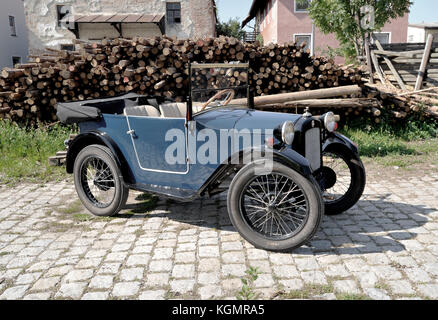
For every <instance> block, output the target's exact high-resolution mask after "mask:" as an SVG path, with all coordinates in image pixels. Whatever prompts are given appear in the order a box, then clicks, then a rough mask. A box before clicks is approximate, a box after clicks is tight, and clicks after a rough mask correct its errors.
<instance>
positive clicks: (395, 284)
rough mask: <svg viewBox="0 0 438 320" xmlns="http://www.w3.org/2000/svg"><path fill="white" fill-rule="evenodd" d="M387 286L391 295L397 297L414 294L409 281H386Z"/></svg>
mask: <svg viewBox="0 0 438 320" xmlns="http://www.w3.org/2000/svg"><path fill="white" fill-rule="evenodd" d="M387 283H388V285H389V286H390V287H391V292H392V293H393V294H396V295H397V294H398V295H403V294H404V295H409V294H414V293H415V291H414V289H412V286H411V284H410V283H409V281H406V280H396V281H388V282H387Z"/></svg>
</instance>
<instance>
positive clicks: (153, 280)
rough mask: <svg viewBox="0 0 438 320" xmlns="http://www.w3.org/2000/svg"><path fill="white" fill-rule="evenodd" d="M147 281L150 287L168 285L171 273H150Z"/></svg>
mask: <svg viewBox="0 0 438 320" xmlns="http://www.w3.org/2000/svg"><path fill="white" fill-rule="evenodd" d="M145 283H146V286H148V287H164V286H167V285H168V284H169V273H148V274H147V275H146V282H145Z"/></svg>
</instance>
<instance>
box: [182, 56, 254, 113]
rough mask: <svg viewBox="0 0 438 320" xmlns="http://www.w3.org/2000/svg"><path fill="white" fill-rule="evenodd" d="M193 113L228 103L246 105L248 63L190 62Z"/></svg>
mask: <svg viewBox="0 0 438 320" xmlns="http://www.w3.org/2000/svg"><path fill="white" fill-rule="evenodd" d="M190 78H191V100H192V105H193V113H194V114H195V113H198V112H201V111H204V110H208V109H211V108H218V107H223V106H227V105H238V106H243V107H248V64H247V63H228V64H192V65H191V68H190Z"/></svg>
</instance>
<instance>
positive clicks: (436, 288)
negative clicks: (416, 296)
mask: <svg viewBox="0 0 438 320" xmlns="http://www.w3.org/2000/svg"><path fill="white" fill-rule="evenodd" d="M418 290H419V291H420V293H421V294H422V295H424V296H425V297H428V298H431V299H438V284H436V283H433V284H421V285H419V286H418Z"/></svg>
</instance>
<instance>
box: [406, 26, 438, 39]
mask: <svg viewBox="0 0 438 320" xmlns="http://www.w3.org/2000/svg"><path fill="white" fill-rule="evenodd" d="M429 34H431V35H433V36H434V41H438V29H426V28H424V27H414V26H409V28H408V42H410V43H413V42H426V40H427V37H428V36H429Z"/></svg>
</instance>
